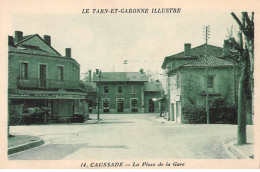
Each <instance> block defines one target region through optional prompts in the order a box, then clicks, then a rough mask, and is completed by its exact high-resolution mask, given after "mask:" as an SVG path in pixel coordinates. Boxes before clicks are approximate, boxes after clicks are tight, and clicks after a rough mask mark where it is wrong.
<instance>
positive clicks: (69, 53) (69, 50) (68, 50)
mask: <svg viewBox="0 0 260 172" xmlns="http://www.w3.org/2000/svg"><path fill="white" fill-rule="evenodd" d="M65 52H66V55H65V56H66V57H69V58H71V48H65Z"/></svg>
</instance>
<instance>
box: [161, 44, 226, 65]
mask: <svg viewBox="0 0 260 172" xmlns="http://www.w3.org/2000/svg"><path fill="white" fill-rule="evenodd" d="M205 45H206V44H202V45H200V46H197V47H194V48H191V50H190V53H191V55H190V56H189V57H185V56H184V51H182V52H180V53H177V54H174V55H171V56H167V57H165V58H164V61H163V64H162V68H163V69H165V67H166V64H167V62H168V60H169V59H183V58H200V57H203V56H204V55H205ZM222 53H223V48H221V47H217V46H214V45H209V44H207V55H208V56H210V55H212V56H221V55H222Z"/></svg>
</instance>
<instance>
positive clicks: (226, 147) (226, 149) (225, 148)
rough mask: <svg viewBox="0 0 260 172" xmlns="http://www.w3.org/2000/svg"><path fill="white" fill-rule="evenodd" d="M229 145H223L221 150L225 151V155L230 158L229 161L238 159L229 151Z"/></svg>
mask: <svg viewBox="0 0 260 172" xmlns="http://www.w3.org/2000/svg"><path fill="white" fill-rule="evenodd" d="M231 143H233V142H230V143H227V144H225V145H223V148H224V150H225V153H226V154H227V155H228V156H229V157H230V158H231V159H238V157H237V156H236V155H234V154H233V153H232V152H231V151H230V147H231Z"/></svg>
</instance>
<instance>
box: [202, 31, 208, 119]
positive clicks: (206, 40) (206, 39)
mask: <svg viewBox="0 0 260 172" xmlns="http://www.w3.org/2000/svg"><path fill="white" fill-rule="evenodd" d="M209 33H210V26H204V27H203V36H204V39H205V42H206V43H205V58H206V70H205V77H206V79H205V82H206V84H205V86H206V112H207V124H209V123H210V115H209V92H208V57H207V45H208V39H209V38H210V34H209Z"/></svg>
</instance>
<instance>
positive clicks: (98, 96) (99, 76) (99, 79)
mask: <svg viewBox="0 0 260 172" xmlns="http://www.w3.org/2000/svg"><path fill="white" fill-rule="evenodd" d="M96 75H97V77H98V82H97V83H98V84H97V98H98V102H97V103H98V110H97V120H99V119H100V118H99V114H100V112H99V109H100V93H99V84H100V81H101V70H98V69H96Z"/></svg>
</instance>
